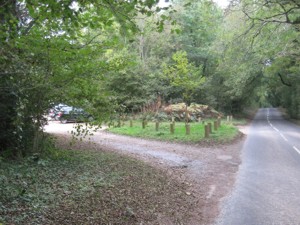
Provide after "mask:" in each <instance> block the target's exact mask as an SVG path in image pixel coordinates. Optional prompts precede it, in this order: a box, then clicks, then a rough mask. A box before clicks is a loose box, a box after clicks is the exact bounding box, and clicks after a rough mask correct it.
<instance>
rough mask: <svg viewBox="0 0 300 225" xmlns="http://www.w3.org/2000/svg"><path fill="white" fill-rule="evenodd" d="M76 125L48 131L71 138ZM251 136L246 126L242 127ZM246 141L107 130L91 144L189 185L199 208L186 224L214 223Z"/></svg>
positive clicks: (52, 125) (53, 125) (51, 125)
mask: <svg viewBox="0 0 300 225" xmlns="http://www.w3.org/2000/svg"><path fill="white" fill-rule="evenodd" d="M73 126H74V125H73V124H60V123H58V122H50V123H49V125H48V126H46V127H45V131H46V132H49V133H55V134H60V135H71V134H70V131H71V130H72V129H74V128H73ZM240 130H241V132H243V133H244V134H246V133H247V129H246V127H240ZM244 140H245V135H241V136H240V137H239V138H237V139H236V140H235V141H234V142H233V143H230V144H226V145H212V146H210V147H208V146H206V147H203V146H201V145H197V144H192V145H187V144H179V143H167V142H160V141H153V140H143V139H139V138H133V137H127V136H120V135H115V134H111V133H109V132H107V131H105V130H100V131H97V132H94V135H93V136H91V137H90V141H92V142H93V143H94V145H95V146H96V147H97V149H101V150H105V151H115V152H119V153H121V154H125V155H130V156H132V157H134V158H137V159H140V160H143V161H145V162H147V163H149V164H151V165H152V166H155V167H158V168H161V169H162V170H165V171H167V172H168V174H169V175H170V176H171V177H172V178H174V179H178V180H179V181H180V182H183V183H185V184H186V185H187V186H188V192H187V193H186V194H187V195H189V196H190V199H191V204H193V205H195V208H194V210H193V212H192V215H193V216H192V217H191V218H190V219H189V221H186V223H185V224H191V225H195V224H214V222H215V218H216V217H217V216H218V214H219V212H220V209H219V206H220V202H221V201H222V199H223V198H224V197H225V196H226V195H227V194H228V193H229V192H230V191H231V189H232V187H233V184H234V181H235V177H236V174H237V171H238V169H239V165H240V163H241V160H240V153H241V149H242V146H243V143H244Z"/></svg>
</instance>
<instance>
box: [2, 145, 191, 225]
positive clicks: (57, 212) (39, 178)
mask: <svg viewBox="0 0 300 225" xmlns="http://www.w3.org/2000/svg"><path fill="white" fill-rule="evenodd" d="M81 145H82V144H81ZM65 146H67V145H65ZM72 148H73V147H72ZM89 148H90V149H91V146H86V144H84V146H81V147H80V149H81V150H79V151H78V150H77V151H76V150H53V151H52V152H51V154H50V155H48V157H39V156H37V155H35V156H31V157H28V158H25V159H23V160H22V161H7V160H6V161H1V163H0V224H1V223H3V224H144V223H148V224H154V223H155V221H156V220H158V217H159V218H164V217H165V218H168V219H169V220H170V221H172V223H174V224H175V223H178V222H180V221H184V220H185V218H186V216H188V213H187V212H188V211H189V207H192V206H189V204H188V199H187V198H188V196H187V195H186V194H185V191H184V186H183V184H180V183H179V182H176V181H174V180H171V179H170V178H167V177H166V175H165V174H164V173H163V172H161V171H158V170H156V169H154V168H152V167H149V166H147V165H145V164H144V163H142V162H139V161H136V160H133V159H130V158H127V157H124V156H120V155H117V154H113V153H107V152H101V151H89V150H88V149H89ZM170 206H171V207H170ZM182 206H185V208H183V209H182V208H181V209H180V207H182Z"/></svg>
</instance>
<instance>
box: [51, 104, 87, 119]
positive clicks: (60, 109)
mask: <svg viewBox="0 0 300 225" xmlns="http://www.w3.org/2000/svg"><path fill="white" fill-rule="evenodd" d="M54 111H56V115H55V119H56V120H59V121H60V122H61V123H67V122H84V121H92V120H93V117H92V116H91V115H90V114H88V113H87V112H85V111H84V110H83V109H81V108H76V107H73V106H68V105H64V104H59V105H57V106H55V107H54Z"/></svg>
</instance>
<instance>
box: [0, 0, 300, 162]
mask: <svg viewBox="0 0 300 225" xmlns="http://www.w3.org/2000/svg"><path fill="white" fill-rule="evenodd" d="M0 24H1V26H0V39H1V44H0V68H1V70H0V92H1V94H0V98H1V101H0V154H1V155H2V156H9V157H22V156H24V155H26V154H29V153H32V152H36V151H42V149H43V147H44V146H45V135H44V134H43V129H42V128H43V126H44V125H45V123H46V122H47V121H46V120H45V114H47V111H48V110H49V108H51V107H52V106H53V105H55V104H58V103H65V104H68V105H73V106H76V107H81V108H83V109H84V110H86V111H87V112H88V113H90V114H92V115H94V116H95V118H97V120H99V123H100V122H101V121H105V120H108V119H109V118H110V117H111V116H112V115H113V114H115V113H119V112H125V113H135V112H140V111H141V109H142V108H143V107H146V106H148V105H151V104H152V103H153V102H155V101H157V99H158V98H161V100H162V102H163V103H165V104H171V103H178V102H186V103H188V104H190V103H193V102H195V103H199V104H207V105H210V106H212V107H214V108H215V109H217V110H218V111H221V112H224V113H230V114H235V113H240V112H242V111H243V110H244V109H245V108H251V107H252V108H257V107H283V108H285V109H286V110H287V112H288V114H289V116H290V117H291V118H295V119H299V118H300V76H299V74H300V45H299V43H300V35H299V34H300V2H299V1H298V0H232V1H231V2H230V4H229V6H228V7H227V8H225V9H222V8H220V7H219V6H218V5H217V4H216V3H214V2H213V1H211V0H198V1H188V0H173V1H171V2H169V4H167V5H166V6H163V7H161V4H159V1H158V0H91V1H80V0H47V1H39V0H3V1H1V3H0Z"/></svg>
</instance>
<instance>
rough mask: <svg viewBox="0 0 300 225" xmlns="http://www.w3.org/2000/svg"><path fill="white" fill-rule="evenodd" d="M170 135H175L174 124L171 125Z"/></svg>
mask: <svg viewBox="0 0 300 225" xmlns="http://www.w3.org/2000/svg"><path fill="white" fill-rule="evenodd" d="M170 133H171V134H174V123H170Z"/></svg>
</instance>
